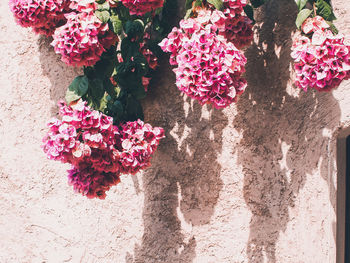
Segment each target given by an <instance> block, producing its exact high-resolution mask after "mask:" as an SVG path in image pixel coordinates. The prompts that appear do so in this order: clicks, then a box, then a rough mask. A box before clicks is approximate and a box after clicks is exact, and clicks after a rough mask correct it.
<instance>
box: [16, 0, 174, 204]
mask: <svg viewBox="0 0 350 263" xmlns="http://www.w3.org/2000/svg"><path fill="white" fill-rule="evenodd" d="M163 4H164V3H163V0H154V1H141V0H139V1H114V0H96V1H95V0H10V8H11V10H12V12H13V14H14V17H15V20H16V21H17V22H18V24H20V25H21V26H24V27H32V28H33V30H34V31H35V32H37V33H40V34H44V35H46V36H51V37H52V38H53V41H52V46H53V47H54V50H55V52H56V53H57V54H60V55H61V58H62V61H63V62H65V63H66V64H67V65H70V66H79V67H80V66H83V71H84V75H82V76H78V77H76V78H75V79H74V80H73V82H72V83H71V84H70V86H69V87H68V89H67V93H66V97H65V98H66V102H60V103H59V109H60V111H59V112H60V115H61V118H60V119H57V118H53V119H52V120H50V122H49V123H48V133H47V134H46V136H45V137H44V139H43V146H42V147H43V150H44V152H45V154H46V155H47V157H48V158H49V159H52V160H56V161H61V162H63V163H69V164H71V169H70V170H69V171H68V182H69V184H71V185H72V186H73V188H74V190H75V191H77V192H79V193H81V194H83V195H85V196H87V197H89V198H95V197H97V198H100V199H104V198H105V197H106V191H108V190H109V189H110V187H111V186H113V185H116V184H117V183H118V182H120V176H121V175H123V174H135V173H137V172H138V171H140V170H143V169H145V168H147V167H149V166H150V160H151V158H152V155H153V153H154V152H155V151H156V149H157V146H158V144H159V141H160V139H162V138H163V137H164V131H163V129H162V128H160V127H152V126H151V125H150V124H148V123H144V122H143V121H142V119H143V111H142V106H141V103H140V100H141V99H143V98H144V97H145V96H146V91H147V89H148V86H149V82H150V80H151V77H152V74H153V72H154V71H155V69H156V68H157V66H158V58H157V55H159V54H161V53H162V52H161V50H160V48H159V46H158V43H159V42H160V40H161V39H163V37H164V36H165V35H167V34H168V33H169V32H170V27H169V24H168V21H167V20H168V17H166V15H165V14H167V15H171V12H172V11H171V10H176V9H175V8H174V7H173V6H171V3H168V4H165V5H164V6H163Z"/></svg>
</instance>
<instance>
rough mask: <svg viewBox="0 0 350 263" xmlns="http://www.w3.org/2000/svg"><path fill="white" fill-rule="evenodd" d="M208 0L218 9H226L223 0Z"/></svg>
mask: <svg viewBox="0 0 350 263" xmlns="http://www.w3.org/2000/svg"><path fill="white" fill-rule="evenodd" d="M207 2H208V3H209V4H212V5H213V6H215V8H216V9H217V10H223V9H224V3H223V2H222V0H207Z"/></svg>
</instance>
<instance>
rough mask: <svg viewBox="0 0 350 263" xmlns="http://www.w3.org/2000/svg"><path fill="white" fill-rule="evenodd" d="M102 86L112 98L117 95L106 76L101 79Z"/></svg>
mask: <svg viewBox="0 0 350 263" xmlns="http://www.w3.org/2000/svg"><path fill="white" fill-rule="evenodd" d="M103 87H104V89H105V91H106V92H107V93H108V95H110V96H111V97H112V98H116V97H117V93H116V91H115V88H114V86H113V84H112V82H111V81H110V80H109V79H108V78H106V79H105V80H104V81H103Z"/></svg>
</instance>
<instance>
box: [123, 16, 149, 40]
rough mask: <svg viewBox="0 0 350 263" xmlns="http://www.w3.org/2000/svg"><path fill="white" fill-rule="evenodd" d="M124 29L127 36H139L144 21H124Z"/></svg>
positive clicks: (142, 30)
mask: <svg viewBox="0 0 350 263" xmlns="http://www.w3.org/2000/svg"><path fill="white" fill-rule="evenodd" d="M124 31H125V34H127V35H128V37H129V38H135V37H141V36H142V35H143V32H144V23H143V21H142V20H140V19H137V20H134V21H130V20H129V21H127V22H126V23H125V28H124Z"/></svg>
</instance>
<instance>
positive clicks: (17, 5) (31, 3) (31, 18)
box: [9, 0, 69, 36]
mask: <svg viewBox="0 0 350 263" xmlns="http://www.w3.org/2000/svg"><path fill="white" fill-rule="evenodd" d="M9 5H10V9H11V11H12V13H13V15H14V17H15V19H16V22H17V23H18V24H19V25H21V26H23V27H32V28H33V30H34V31H35V32H36V33H39V34H44V35H47V36H50V35H52V33H53V32H54V31H55V28H56V27H57V25H61V24H64V21H65V18H64V12H65V11H66V10H67V8H68V5H69V0H10V2H9Z"/></svg>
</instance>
